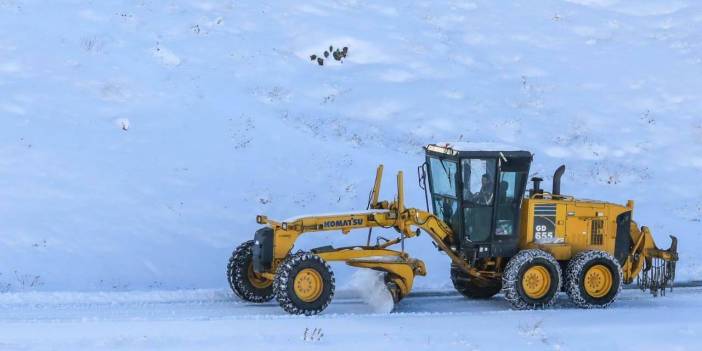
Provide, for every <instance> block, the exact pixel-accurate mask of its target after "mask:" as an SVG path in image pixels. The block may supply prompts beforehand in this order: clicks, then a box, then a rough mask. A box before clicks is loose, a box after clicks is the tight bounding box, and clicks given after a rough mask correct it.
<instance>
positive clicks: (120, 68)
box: [0, 0, 702, 291]
mask: <svg viewBox="0 0 702 351" xmlns="http://www.w3.org/2000/svg"><path fill="white" fill-rule="evenodd" d="M440 3H441V4H440ZM701 25H702V5H700V4H698V2H696V1H692V0H688V1H682V0H675V1H636V2H632V1H617V0H577V1H576V0H571V1H562V0H559V1H556V0H552V1H538V2H535V1H510V2H494V1H470V2H468V1H446V2H430V1H420V2H405V1H364V0H324V1H305V2H300V1H285V2H279V1H271V2H268V1H219V2H215V1H195V0H192V1H148V0H140V1H120V2H116V1H115V2H105V1H52V2H44V1H25V0H0V122H1V125H2V128H1V129H0V273H1V275H0V283H1V285H0V291H22V290H113V289H114V290H132V289H150V288H163V289H173V288H222V287H225V286H226V281H225V278H224V269H225V265H226V261H227V259H228V256H229V254H230V253H231V250H232V249H233V248H234V247H235V246H236V245H238V244H239V243H240V242H242V241H244V240H247V239H249V238H251V237H252V235H253V232H254V231H255V230H256V229H257V227H258V225H257V224H256V223H255V221H254V218H255V215H256V214H266V215H268V216H269V217H271V218H278V219H283V218H287V217H290V216H293V215H299V214H304V213H315V212H333V211H344V210H352V209H363V208H365V202H366V199H367V194H368V191H369V189H370V187H371V182H372V176H373V172H374V170H375V166H376V165H377V164H378V163H384V164H385V166H386V172H387V173H386V178H385V179H386V182H385V183H384V186H385V187H384V193H383V194H382V195H383V196H382V197H384V198H391V197H392V196H393V194H394V177H393V176H392V175H393V174H394V173H395V172H396V171H398V170H404V171H405V174H406V176H407V180H406V187H407V190H406V192H407V197H408V202H409V203H410V204H412V205H415V206H418V207H421V206H423V194H422V193H421V192H420V190H419V189H418V188H417V187H416V178H415V169H416V167H417V165H418V164H419V163H421V162H422V152H423V151H422V149H421V146H422V145H425V144H427V143H430V142H435V141H439V140H463V141H473V142H500V143H509V144H515V145H519V146H521V147H522V148H525V149H528V150H531V151H533V152H534V153H535V164H534V166H533V167H532V171H533V173H534V174H538V175H540V176H545V177H546V178H547V181H548V180H549V178H550V176H551V174H552V173H553V170H554V169H555V168H556V167H557V166H558V165H560V164H561V163H565V164H566V165H567V167H568V168H567V171H566V174H565V176H564V178H563V191H564V192H565V193H568V194H573V195H576V196H580V197H585V198H598V199H602V200H607V201H612V202H618V203H625V202H626V200H627V199H634V200H635V201H636V210H635V215H634V216H635V220H637V221H638V223H639V224H646V225H648V226H650V227H651V228H652V230H653V233H654V235H655V237H656V239H657V240H658V243H659V244H660V245H661V246H666V247H667V245H668V244H669V240H668V238H667V234H676V235H678V237H679V238H680V252H681V257H680V258H681V261H680V263H679V269H678V272H679V274H678V277H679V279H681V280H690V279H702V256H701V255H700V254H699V252H700V251H702V222H701V220H702V186H700V181H699V179H700V174H701V173H702V96H701V94H702V93H701V92H702V32H700V28H701ZM330 45H331V46H333V47H334V48H343V47H348V55H347V57H346V58H345V59H344V60H343V63H341V62H337V61H335V60H334V59H332V58H328V59H326V60H325V61H324V65H323V66H320V65H318V64H317V62H316V61H311V60H310V55H313V54H315V55H320V54H322V53H323V52H324V50H325V49H328V48H329V46H330ZM364 237H365V232H358V233H351V235H349V237H344V236H342V235H341V234H340V233H330V234H317V235H314V234H310V235H308V236H307V237H305V239H304V240H303V242H302V245H303V246H308V247H309V246H318V245H322V244H327V243H329V242H331V243H332V244H335V245H339V244H342V243H347V244H350V243H356V242H360V241H362V240H364ZM408 250H409V251H410V252H411V253H412V254H413V255H414V256H415V257H420V258H422V259H424V260H425V261H426V262H427V264H428V269H429V276H428V277H425V278H418V279H417V281H416V285H417V287H419V288H422V287H423V288H427V287H443V286H445V285H446V284H447V283H448V259H447V258H446V257H445V256H441V255H439V254H438V253H436V252H435V249H434V248H433V246H432V245H431V244H430V242H429V239H428V238H427V237H426V236H422V237H420V238H418V239H416V240H413V241H412V242H410V243H409V244H408ZM334 268H335V270H336V272H337V282H338V284H339V285H342V286H343V285H344V284H345V282H346V281H347V280H348V277H349V270H347V269H346V268H345V267H343V266H334Z"/></svg>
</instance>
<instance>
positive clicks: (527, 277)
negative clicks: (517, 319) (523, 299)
mask: <svg viewBox="0 0 702 351" xmlns="http://www.w3.org/2000/svg"><path fill="white" fill-rule="evenodd" d="M522 288H523V289H524V293H525V294H526V295H527V296H529V298H532V299H535V300H536V299H540V298H542V297H544V296H545V295H546V294H547V293H548V291H549V289H550V288H551V276H550V275H549V272H548V269H546V267H544V266H534V267H531V268H529V269H527V271H526V272H524V276H523V278H522Z"/></svg>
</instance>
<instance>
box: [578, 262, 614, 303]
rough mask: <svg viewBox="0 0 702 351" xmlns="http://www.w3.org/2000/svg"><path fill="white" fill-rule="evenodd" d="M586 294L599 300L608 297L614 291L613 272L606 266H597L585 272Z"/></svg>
mask: <svg viewBox="0 0 702 351" xmlns="http://www.w3.org/2000/svg"><path fill="white" fill-rule="evenodd" d="M584 285H585V292H587V294H588V295H590V296H592V297H595V298H599V297H603V296H605V295H607V293H609V291H610V290H611V289H612V285H614V283H613V279H612V272H610V270H609V268H607V267H606V266H604V265H601V264H597V265H594V266H592V267H590V269H588V270H587V272H585V284H584Z"/></svg>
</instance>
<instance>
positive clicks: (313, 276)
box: [273, 252, 334, 316]
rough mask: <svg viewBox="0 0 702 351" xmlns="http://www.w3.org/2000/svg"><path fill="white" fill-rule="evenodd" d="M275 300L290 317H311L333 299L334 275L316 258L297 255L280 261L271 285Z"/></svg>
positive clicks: (310, 255)
mask: <svg viewBox="0 0 702 351" xmlns="http://www.w3.org/2000/svg"><path fill="white" fill-rule="evenodd" d="M273 290H274V292H275V298H276V300H278V303H279V304H280V307H282V308H283V309H284V310H285V311H286V312H288V313H290V314H304V315H307V316H309V315H314V314H318V313H320V312H322V311H324V309H325V308H327V306H329V303H330V302H331V300H332V297H334V273H333V272H332V270H331V268H330V267H329V265H328V264H327V263H326V262H324V260H323V259H322V258H320V257H319V256H317V255H315V254H313V253H309V252H298V253H296V254H293V255H291V256H289V257H288V258H287V259H285V261H283V262H282V263H281V264H280V266H278V270H277V271H276V273H275V280H274V282H273Z"/></svg>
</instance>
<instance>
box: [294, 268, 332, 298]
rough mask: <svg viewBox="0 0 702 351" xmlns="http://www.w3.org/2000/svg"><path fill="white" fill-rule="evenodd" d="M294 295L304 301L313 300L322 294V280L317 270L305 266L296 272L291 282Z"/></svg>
mask: <svg viewBox="0 0 702 351" xmlns="http://www.w3.org/2000/svg"><path fill="white" fill-rule="evenodd" d="M293 288H294V290H295V295H297V297H298V298H299V299H300V300H302V301H304V302H313V301H315V300H317V299H318V298H319V296H321V295H322V290H323V288H324V282H323V281H322V275H321V274H319V272H317V270H315V269H312V268H305V269H303V270H301V271H300V272H298V273H297V275H296V276H295V281H294V283H293Z"/></svg>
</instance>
